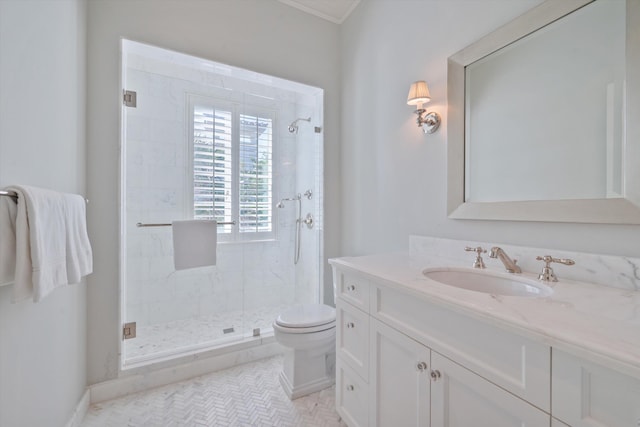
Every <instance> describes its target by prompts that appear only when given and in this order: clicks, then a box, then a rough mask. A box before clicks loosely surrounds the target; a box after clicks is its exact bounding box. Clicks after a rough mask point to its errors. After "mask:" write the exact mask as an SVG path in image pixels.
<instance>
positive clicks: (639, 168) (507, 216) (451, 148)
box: [447, 0, 640, 224]
mask: <svg viewBox="0 0 640 427" xmlns="http://www.w3.org/2000/svg"><path fill="white" fill-rule="evenodd" d="M593 1H597V0H563V1H557V0H547V1H545V2H544V3H542V4H540V5H539V6H536V7H534V8H533V9H531V10H530V11H528V12H526V13H525V14H523V15H521V16H519V17H517V18H515V19H514V20H513V21H511V22H509V23H507V24H506V25H504V26H502V27H500V28H498V29H497V30H496V31H494V32H492V33H489V34H488V35H486V36H484V37H482V38H481V39H479V40H478V41H476V42H474V43H472V44H470V45H469V46H467V47H465V48H464V49H462V50H460V51H459V52H457V53H455V54H454V55H452V56H451V57H449V59H448V67H447V96H448V113H447V116H448V117H447V121H448V124H447V138H448V142H447V145H448V147H447V214H448V216H449V218H454V219H481V220H505V221H544V222H579V223H602V224H640V119H639V118H640V52H638V51H640V2H638V1H636V0H627V2H626V3H627V6H626V8H627V10H626V21H627V22H626V27H627V28H626V32H627V34H626V65H625V67H626V70H625V85H626V89H625V101H624V102H625V114H624V119H623V122H624V130H623V133H624V135H626V136H625V143H624V145H625V150H624V158H625V161H624V184H623V185H624V196H625V197H624V198H615V199H613V198H612V199H588V200H542V201H514V202H473V203H470V202H465V199H464V191H465V188H464V186H465V179H464V177H465V164H464V155H465V153H464V150H465V131H466V130H465V70H466V66H467V65H469V64H471V63H473V62H475V61H477V60H479V59H481V58H483V57H485V56H487V55H489V54H491V53H492V52H495V51H496V50H498V49H500V48H502V47H504V46H507V45H508V44H510V43H513V42H514V41H516V40H519V39H521V38H522V37H525V36H526V35H528V34H530V33H532V32H534V31H536V30H538V29H540V28H542V27H544V26H545V25H547V24H550V23H551V22H554V21H556V20H558V19H561V18H562V17H563V16H565V15H568V14H569V13H571V12H573V11H575V10H577V9H579V8H581V7H583V6H585V5H587V4H589V3H592V2H593ZM634 49H635V51H634Z"/></svg>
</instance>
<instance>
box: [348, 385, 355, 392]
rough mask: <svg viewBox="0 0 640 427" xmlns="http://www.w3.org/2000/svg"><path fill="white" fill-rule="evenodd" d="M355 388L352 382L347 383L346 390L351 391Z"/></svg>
mask: <svg viewBox="0 0 640 427" xmlns="http://www.w3.org/2000/svg"><path fill="white" fill-rule="evenodd" d="M354 389H355V387H354V386H353V385H352V384H349V385H348V386H347V391H353V390H354Z"/></svg>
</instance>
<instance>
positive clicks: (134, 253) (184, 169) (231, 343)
mask: <svg viewBox="0 0 640 427" xmlns="http://www.w3.org/2000/svg"><path fill="white" fill-rule="evenodd" d="M122 89H123V93H127V94H128V96H129V99H131V97H132V96H135V106H133V105H131V104H130V105H131V106H127V105H126V104H124V103H123V106H122V142H121V144H122V150H121V153H122V157H121V211H120V215H121V221H120V222H121V245H120V252H121V270H120V282H121V286H120V289H121V324H122V325H124V324H131V323H134V322H135V327H136V333H135V337H134V338H131V339H123V341H122V346H121V355H122V356H121V366H122V368H123V369H128V368H133V367H138V366H142V365H147V364H151V363H155V362H157V361H160V360H167V359H171V358H175V357H181V356H185V355H190V354H195V353H199V352H204V351H209V350H213V349H220V351H221V352H224V351H225V349H228V350H229V351H231V350H236V349H238V348H250V347H252V346H259V345H263V344H265V343H269V342H272V340H273V331H272V323H273V321H274V320H275V318H276V316H277V315H278V313H280V312H281V311H282V310H283V309H285V308H287V307H290V306H292V305H295V304H302V303H313V302H319V301H320V300H321V295H320V292H321V285H320V284H321V283H322V273H323V269H322V268H321V266H322V244H323V242H322V237H323V236H322V230H323V227H322V217H323V216H322V195H323V188H322V178H323V172H322V152H323V147H322V146H323V134H322V131H321V129H322V121H323V116H322V114H323V91H322V89H319V88H316V87H311V86H307V85H304V84H300V83H296V82H292V81H288V80H284V79H279V78H277V77H273V76H266V75H261V74H258V73H255V72H251V71H247V70H243V69H239V68H236V67H233V66H230V65H226V64H220V63H215V62H212V61H208V60H205V59H202V58H196V57H193V56H189V55H185V54H182V53H178V52H174V51H169V50H165V49H161V48H158V47H154V46H150V45H146V44H141V43H137V42H133V41H129V40H123V44H122ZM186 219H203V220H204V219H216V220H217V221H218V237H217V241H218V244H217V251H216V265H214V266H207V267H199V268H194V269H188V270H178V271H176V270H175V269H174V264H173V245H172V227H171V226H170V224H171V222H172V221H176V220H186ZM305 224H306V225H305ZM309 225H311V227H310V226H309Z"/></svg>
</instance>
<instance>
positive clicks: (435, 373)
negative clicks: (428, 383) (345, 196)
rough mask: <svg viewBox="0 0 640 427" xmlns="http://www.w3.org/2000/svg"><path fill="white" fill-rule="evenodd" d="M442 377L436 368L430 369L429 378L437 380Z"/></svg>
mask: <svg viewBox="0 0 640 427" xmlns="http://www.w3.org/2000/svg"><path fill="white" fill-rule="evenodd" d="M440 377H442V374H441V373H440V371H438V370H437V369H436V370H435V371H431V379H432V380H434V381H438V380H439V379H440Z"/></svg>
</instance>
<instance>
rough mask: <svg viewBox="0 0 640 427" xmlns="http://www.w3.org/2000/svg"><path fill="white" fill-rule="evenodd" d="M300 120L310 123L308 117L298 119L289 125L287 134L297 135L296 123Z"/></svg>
mask: <svg viewBox="0 0 640 427" xmlns="http://www.w3.org/2000/svg"><path fill="white" fill-rule="evenodd" d="M300 120H303V121H305V122H309V123H311V117H308V118H306V119H303V118H301V117H298V118H297V119H295V120H294V121H292V122H291V124H290V125H289V133H298V121H300Z"/></svg>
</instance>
